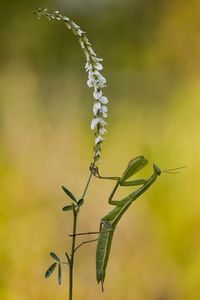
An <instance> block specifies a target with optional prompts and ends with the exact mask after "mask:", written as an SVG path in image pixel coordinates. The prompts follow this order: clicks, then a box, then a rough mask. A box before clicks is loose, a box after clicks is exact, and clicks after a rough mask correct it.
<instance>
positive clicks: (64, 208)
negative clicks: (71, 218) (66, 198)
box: [62, 205, 73, 211]
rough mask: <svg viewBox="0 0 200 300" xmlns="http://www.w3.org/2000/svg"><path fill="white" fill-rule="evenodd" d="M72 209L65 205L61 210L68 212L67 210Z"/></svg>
mask: <svg viewBox="0 0 200 300" xmlns="http://www.w3.org/2000/svg"><path fill="white" fill-rule="evenodd" d="M72 209H73V206H72V205H67V206H64V207H63V208H62V210H63V211H68V210H72Z"/></svg>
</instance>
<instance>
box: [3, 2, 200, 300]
mask: <svg viewBox="0 0 200 300" xmlns="http://www.w3.org/2000/svg"><path fill="white" fill-rule="evenodd" d="M41 5H42V8H46V7H47V8H48V9H49V11H52V10H59V11H60V12H61V13H62V14H64V15H67V16H69V17H70V18H72V19H73V20H74V21H75V22H77V23H78V24H80V26H81V27H82V28H83V29H84V30H85V31H86V32H87V36H88V38H89V40H90V41H91V43H92V45H93V47H94V50H95V52H96V53H97V55H98V56H99V57H103V58H104V63H103V64H104V70H103V75H104V76H105V77H106V78H107V85H108V87H107V88H106V89H105V95H106V96H108V98H109V118H108V126H107V129H108V134H107V135H106V141H105V143H104V144H103V152H102V161H101V164H100V170H101V173H102V174H105V175H110V176H111V175H113V176H114V175H115V176H116V175H118V176H119V175H121V173H122V172H123V171H124V169H125V167H126V166H127V163H128V161H129V160H130V159H132V158H133V157H135V156H137V155H140V154H143V155H145V156H146V157H147V158H148V159H149V161H150V164H149V166H148V167H147V168H146V170H144V172H143V173H141V176H144V177H148V176H150V174H151V173H152V163H153V162H155V163H156V164H157V165H158V166H159V167H160V168H161V169H169V168H173V167H179V166H182V165H187V166H188V168H187V169H184V170H182V171H181V172H180V173H179V174H177V175H167V174H163V175H162V176H161V177H159V179H158V181H157V182H156V183H155V184H154V185H153V186H152V188H151V189H150V190H148V191H147V192H146V193H145V194H144V195H143V196H142V197H141V198H140V199H139V200H138V201H137V202H136V203H135V204H134V205H132V206H131V207H130V209H129V210H128V211H127V213H126V214H125V215H124V217H123V218H122V220H121V222H120V223H119V225H118V227H117V232H116V234H115V237H114V240H113V247H112V252H111V256H110V261H109V264H108V269H107V276H106V281H105V292H104V293H102V292H101V289H100V286H98V285H97V284H96V278H95V246H96V245H95V244H90V245H87V246H85V247H83V248H81V249H80V251H79V252H78V253H77V257H76V265H75V299H77V300H87V299H96V300H97V299H104V300H108V299H109V300H111V299H116V300H121V299H126V300H132V299H137V300H179V299H181V300H184V299H192V300H193V299H194V300H198V299H200V218H199V215H200V192H199V188H198V184H199V178H200V151H199V146H200V140H199V129H200V121H199V116H200V101H199V96H200V84H199V83H200V59H199V56H200V22H199V11H200V3H199V1H197V0H191V1H186V0H184V1H178V0H168V1H164V0H159V1H157V0H142V1H141V0H140V1H139V0H126V1H122V0H115V1H114V0H106V1H105V0H76V1H74V0H68V1H67V0H57V1H50V0H49V1H42V4H41V2H40V1H36V0H35V1H5V2H3V3H1V12H0V14H1V15H0V22H1V26H0V37H1V47H0V65H1V68H0V145H1V147H0V187H1V191H0V194H1V206H0V240H1V242H0V270H1V271H0V299H2V300H26V299H29V300H46V299H47V300H51V299H52V300H55V299H59V300H61V299H67V290H68V286H67V272H65V271H64V276H63V284H62V285H61V286H58V285H57V281H56V276H55V275H52V277H51V278H50V279H49V280H45V279H44V272H45V271H46V269H47V268H48V266H49V265H50V263H51V262H52V260H51V258H50V257H49V256H48V253H49V252H50V251H54V252H56V253H57V254H59V255H60V256H62V257H63V259H64V255H63V254H64V251H66V250H69V247H70V238H68V234H69V233H70V232H71V221H72V219H71V215H70V214H69V213H64V212H62V211H61V208H62V207H63V206H64V205H66V204H67V203H68V202H67V198H66V197H65V195H64V193H63V192H62V190H61V185H65V186H66V187H68V188H69V189H71V190H72V191H73V192H74V193H75V194H76V195H78V196H79V195H81V193H82V191H83V188H84V184H85V182H86V179H87V176H88V166H89V164H90V162H91V159H92V155H93V151H92V147H93V142H94V137H93V133H92V131H91V130H90V122H91V119H92V102H93V100H92V91H91V90H88V89H87V86H86V80H87V75H86V73H85V71H84V64H85V57H84V55H83V53H82V52H81V49H80V46H79V44H78V42H77V40H76V38H75V37H74V36H73V34H72V33H71V32H70V31H69V30H67V28H65V27H64V26H63V25H62V24H61V23H59V22H49V21H48V20H47V19H45V18H42V19H41V20H40V21H38V20H37V18H36V17H35V16H34V15H33V11H34V10H36V9H37V8H38V7H40V6H41ZM112 188H113V183H112V182H104V181H102V182H99V181H98V180H95V179H94V180H93V181H92V183H91V186H90V188H89V191H88V194H87V198H86V199H87V201H86V203H85V205H84V206H83V208H82V210H81V214H80V216H79V224H78V227H79V228H78V231H96V230H98V228H99V220H100V218H101V217H102V216H104V215H105V214H106V213H107V212H108V211H109V210H110V209H111V208H110V207H109V205H108V204H107V199H108V196H109V193H110V192H111V190H112ZM129 192H130V189H129V188H126V189H124V190H123V189H121V191H120V193H119V194H118V195H117V196H118V197H119V198H120V196H122V195H127V194H128V193H129ZM79 240H80V242H81V241H83V240H84V239H81V238H79Z"/></svg>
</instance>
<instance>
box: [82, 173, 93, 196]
mask: <svg viewBox="0 0 200 300" xmlns="http://www.w3.org/2000/svg"><path fill="white" fill-rule="evenodd" d="M92 175H93V174H92V172H90V175H89V178H88V181H87V183H86V186H85V189H84V192H83V195H82V199H84V197H85V194H86V192H87V189H88V187H89V184H90V181H91V179H92Z"/></svg>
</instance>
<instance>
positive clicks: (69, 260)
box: [65, 252, 71, 265]
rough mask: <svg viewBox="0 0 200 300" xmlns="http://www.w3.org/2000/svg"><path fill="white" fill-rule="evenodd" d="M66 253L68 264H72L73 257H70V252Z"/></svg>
mask: <svg viewBox="0 0 200 300" xmlns="http://www.w3.org/2000/svg"><path fill="white" fill-rule="evenodd" d="M65 255H66V257H67V260H68V264H69V265H70V263H71V259H70V257H69V254H68V253H67V252H65Z"/></svg>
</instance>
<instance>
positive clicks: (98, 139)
mask: <svg viewBox="0 0 200 300" xmlns="http://www.w3.org/2000/svg"><path fill="white" fill-rule="evenodd" d="M36 14H37V17H38V18H39V19H40V17H41V16H46V17H47V18H48V19H49V20H57V21H63V22H64V24H65V25H66V27H67V28H68V29H70V30H72V32H73V33H74V35H76V36H77V37H78V41H79V43H80V45H81V48H82V50H83V52H84V54H85V56H86V64H85V70H86V72H87V73H88V80H87V86H88V87H89V88H93V89H94V92H93V97H94V101H95V102H94V105H93V113H94V119H93V120H92V122H91V129H92V130H95V146H94V165H95V163H96V162H97V161H98V160H99V159H100V155H101V144H102V142H103V141H104V138H103V137H102V135H103V134H105V133H106V132H107V131H106V129H105V128H104V127H105V125H107V123H106V122H105V119H106V118H107V112H108V109H107V106H106V104H107V103H108V98H107V97H105V96H103V91H102V89H103V88H104V87H106V79H105V77H103V75H102V74H101V73H100V72H99V71H101V70H102V69H103V66H102V64H101V63H100V62H102V61H103V59H102V58H99V57H97V55H96V53H95V52H94V50H93V49H92V46H91V44H90V42H89V41H88V38H87V37H86V35H85V32H84V31H83V30H82V29H81V28H80V26H78V25H77V24H76V23H75V22H73V21H72V20H70V19H69V18H68V17H65V16H62V15H61V14H60V13H59V11H55V12H54V13H52V14H50V13H48V12H47V9H44V10H41V9H39V10H38V11H37V12H36Z"/></svg>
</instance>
